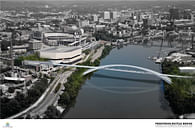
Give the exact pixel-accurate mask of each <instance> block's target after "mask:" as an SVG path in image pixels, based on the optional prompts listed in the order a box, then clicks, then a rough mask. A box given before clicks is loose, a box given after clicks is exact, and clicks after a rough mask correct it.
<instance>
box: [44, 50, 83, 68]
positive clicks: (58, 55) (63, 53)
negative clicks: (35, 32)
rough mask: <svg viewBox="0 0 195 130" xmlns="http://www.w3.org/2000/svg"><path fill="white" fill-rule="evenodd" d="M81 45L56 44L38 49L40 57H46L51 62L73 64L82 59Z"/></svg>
mask: <svg viewBox="0 0 195 130" xmlns="http://www.w3.org/2000/svg"><path fill="white" fill-rule="evenodd" d="M81 54H82V50H81V47H75V46H72V47H67V46H58V47H50V48H46V49H43V50H41V51H40V57H41V58H47V59H49V60H50V61H51V62H53V63H65V64H74V63H77V62H79V61H80V60H81V59H82V56H81Z"/></svg>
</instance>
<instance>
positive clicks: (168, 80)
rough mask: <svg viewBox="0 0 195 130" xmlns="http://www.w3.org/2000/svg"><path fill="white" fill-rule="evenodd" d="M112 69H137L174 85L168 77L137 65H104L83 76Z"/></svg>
mask: <svg viewBox="0 0 195 130" xmlns="http://www.w3.org/2000/svg"><path fill="white" fill-rule="evenodd" d="M111 67H128V68H135V69H138V70H142V71H145V72H149V73H150V74H153V75H155V76H157V77H159V78H160V79H162V80H163V81H165V82H166V83H168V84H171V83H172V81H171V79H170V78H169V77H168V76H164V75H162V74H161V73H159V72H156V71H153V70H151V69H147V68H144V67H140V66H135V65H123V64H112V65H103V66H98V67H95V68H92V69H89V70H87V71H85V72H84V73H83V75H87V74H89V73H91V72H94V71H97V70H100V69H107V68H111Z"/></svg>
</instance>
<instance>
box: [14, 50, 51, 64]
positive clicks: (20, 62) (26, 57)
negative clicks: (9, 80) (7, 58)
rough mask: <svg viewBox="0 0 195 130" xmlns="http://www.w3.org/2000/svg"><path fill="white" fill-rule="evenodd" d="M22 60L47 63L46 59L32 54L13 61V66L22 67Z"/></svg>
mask: <svg viewBox="0 0 195 130" xmlns="http://www.w3.org/2000/svg"><path fill="white" fill-rule="evenodd" d="M24 60H31V61H48V59H46V58H40V56H39V54H38V53H34V54H32V55H28V56H20V57H18V58H17V59H15V61H14V64H15V65H16V66H21V65H22V61H24Z"/></svg>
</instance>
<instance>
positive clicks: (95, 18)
mask: <svg viewBox="0 0 195 130" xmlns="http://www.w3.org/2000/svg"><path fill="white" fill-rule="evenodd" d="M92 17H93V21H94V22H97V21H98V15H96V14H94V15H93V16H92Z"/></svg>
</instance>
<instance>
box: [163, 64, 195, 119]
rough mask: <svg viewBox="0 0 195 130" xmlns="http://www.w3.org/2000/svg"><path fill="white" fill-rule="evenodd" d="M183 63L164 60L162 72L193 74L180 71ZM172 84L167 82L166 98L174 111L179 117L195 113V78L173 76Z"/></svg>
mask: <svg viewBox="0 0 195 130" xmlns="http://www.w3.org/2000/svg"><path fill="white" fill-rule="evenodd" d="M179 66H182V65H181V64H177V63H172V62H168V61H164V62H163V63H162V72H163V73H166V74H176V75H188V76H189V75H191V76H195V75H194V74H188V73H181V72H180V71H179V68H178V67H179ZM172 82H173V83H172V84H171V85H168V84H166V83H165V98H166V99H167V100H168V102H169V106H170V107H171V109H172V111H173V112H174V113H175V114H176V115H177V117H179V116H180V115H183V114H188V113H195V109H194V108H195V79H183V78H182V79H181V78H172Z"/></svg>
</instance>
